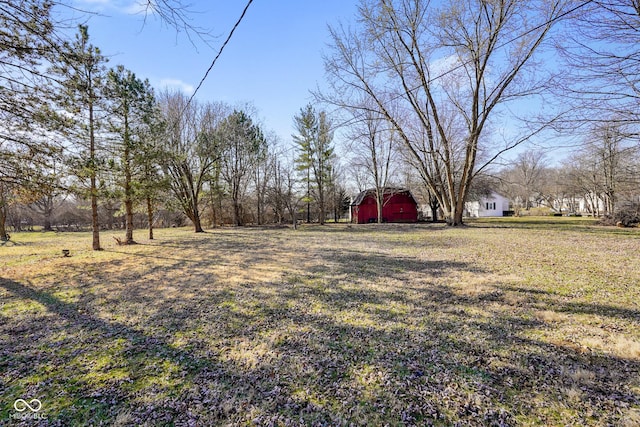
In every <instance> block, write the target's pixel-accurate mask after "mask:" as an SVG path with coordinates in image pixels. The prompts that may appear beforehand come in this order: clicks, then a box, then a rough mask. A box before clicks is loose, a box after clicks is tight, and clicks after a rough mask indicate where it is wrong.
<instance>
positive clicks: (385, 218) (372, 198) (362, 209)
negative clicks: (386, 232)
mask: <svg viewBox="0 0 640 427" xmlns="http://www.w3.org/2000/svg"><path fill="white" fill-rule="evenodd" d="M417 221H418V203H417V202H416V199H415V198H414V197H413V195H412V194H411V192H410V191H409V190H406V189H402V188H391V187H386V188H385V189H384V197H383V203H382V222H417ZM351 222H354V223H357V224H365V223H368V222H378V208H377V205H376V190H375V189H373V188H372V189H369V190H365V191H363V192H361V193H360V194H358V196H357V197H356V198H355V199H354V200H353V202H352V203H351Z"/></svg>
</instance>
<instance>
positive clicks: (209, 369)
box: [0, 217, 640, 426]
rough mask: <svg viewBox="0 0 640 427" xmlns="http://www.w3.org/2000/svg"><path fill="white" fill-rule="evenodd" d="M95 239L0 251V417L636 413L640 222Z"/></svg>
mask: <svg viewBox="0 0 640 427" xmlns="http://www.w3.org/2000/svg"><path fill="white" fill-rule="evenodd" d="M140 234H142V233H140ZM102 238H103V245H104V250H103V251H100V252H93V251H91V250H90V244H91V236H90V234H89V233H42V232H34V233H14V234H13V235H12V242H10V243H9V244H4V245H2V246H0V271H1V272H2V273H0V394H2V397H3V399H2V402H3V403H2V407H0V411H2V412H1V413H0V424H3V425H4V424H10V423H11V422H14V421H15V420H12V419H11V418H10V416H11V415H12V414H14V413H15V410H14V409H13V406H12V405H13V402H14V401H15V400H16V399H25V400H27V401H29V400H30V399H35V398H37V399H39V400H40V401H41V402H42V406H43V407H42V411H41V413H43V414H45V415H46V417H47V418H46V420H44V421H42V422H41V424H42V425H48V424H50V425H300V424H304V425H393V426H400V425H441V426H447V425H455V424H459V425H523V426H528V425H575V426H578V425H581V426H583V425H588V426H591V425H593V426H600V425H623V426H624V425H634V424H633V423H634V422H635V421H638V420H640V269H638V265H640V263H639V261H640V255H639V254H640V230H639V229H619V228H615V227H602V226H599V225H597V224H596V223H595V221H594V220H593V218H575V217H523V218H500V219H497V218H483V219H477V220H473V221H469V222H468V224H467V225H466V226H464V227H456V228H449V227H446V226H444V225H442V224H382V225H377V224H367V225H362V226H359V225H347V224H330V225H326V226H317V225H308V226H307V225H305V226H302V227H300V229H298V230H293V229H286V228H274V229H269V228H264V229H259V228H246V229H244V228H223V229H217V230H212V231H209V232H207V233H199V234H194V233H192V232H191V231H190V230H188V229H169V230H157V231H156V240H153V241H149V240H145V239H140V238H138V237H137V239H138V242H139V244H138V245H134V246H116V245H115V242H112V241H109V240H112V239H110V234H109V233H103V234H102ZM62 249H69V250H70V251H71V256H70V257H64V256H62ZM15 422H16V423H18V421H15ZM625 423H626V424H625ZM18 424H19V423H18ZM23 424H24V423H23ZM25 425H26V424H25Z"/></svg>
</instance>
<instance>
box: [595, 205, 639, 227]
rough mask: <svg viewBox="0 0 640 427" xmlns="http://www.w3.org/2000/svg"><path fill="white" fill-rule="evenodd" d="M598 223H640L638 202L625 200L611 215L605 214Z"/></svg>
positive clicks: (630, 224) (628, 225)
mask: <svg viewBox="0 0 640 427" xmlns="http://www.w3.org/2000/svg"><path fill="white" fill-rule="evenodd" d="M600 224H603V225H617V226H619V227H637V226H638V224H640V202H627V203H624V204H622V205H620V207H619V208H618V210H617V211H616V213H615V214H614V215H613V216H612V215H607V216H605V217H604V218H602V219H601V220H600Z"/></svg>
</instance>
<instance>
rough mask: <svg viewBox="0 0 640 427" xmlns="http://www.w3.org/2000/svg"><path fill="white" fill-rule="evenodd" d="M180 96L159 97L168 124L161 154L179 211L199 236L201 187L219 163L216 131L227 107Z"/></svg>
mask: <svg viewBox="0 0 640 427" xmlns="http://www.w3.org/2000/svg"><path fill="white" fill-rule="evenodd" d="M187 101H188V98H187V96H186V95H184V94H182V93H169V92H165V93H164V94H162V95H161V96H160V104H161V109H162V111H163V113H164V115H165V121H166V123H167V133H166V139H165V141H164V144H163V145H164V147H163V151H164V152H165V154H166V159H165V162H164V171H165V174H166V175H168V177H169V186H170V188H171V192H172V193H173V195H174V197H175V199H176V200H177V202H178V204H179V206H180V208H181V210H182V211H183V212H184V214H185V215H186V216H187V218H189V219H190V220H191V222H192V223H193V227H194V230H195V232H196V233H201V232H203V231H204V230H203V229H202V223H201V218H200V210H201V206H200V204H201V202H202V200H201V199H202V194H203V188H204V185H205V183H206V181H207V179H208V177H209V173H210V172H211V171H212V170H213V168H214V165H215V164H216V162H217V161H219V160H220V153H221V151H220V146H219V143H218V141H217V139H216V137H215V129H216V127H217V126H218V124H219V123H220V121H221V120H223V118H224V117H225V116H226V106H224V105H222V104H206V105H203V106H200V105H199V104H197V103H196V102H194V101H192V102H191V103H187Z"/></svg>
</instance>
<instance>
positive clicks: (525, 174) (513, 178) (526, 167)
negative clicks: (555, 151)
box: [500, 150, 546, 215]
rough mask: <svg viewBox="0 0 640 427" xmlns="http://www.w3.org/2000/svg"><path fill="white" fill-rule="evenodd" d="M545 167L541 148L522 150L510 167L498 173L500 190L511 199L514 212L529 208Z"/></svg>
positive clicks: (541, 182) (517, 213)
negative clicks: (500, 183)
mask: <svg viewBox="0 0 640 427" xmlns="http://www.w3.org/2000/svg"><path fill="white" fill-rule="evenodd" d="M545 169H546V157H545V154H544V152H543V151H541V150H527V151H523V152H521V153H520V154H518V156H517V157H516V159H515V160H514V161H513V163H512V164H511V165H510V167H508V168H506V169H505V170H503V171H502V172H501V174H500V178H501V182H502V190H503V191H504V192H505V193H506V195H508V196H509V198H510V199H511V200H512V201H513V204H514V210H515V214H516V215H519V214H520V209H522V208H524V209H525V210H529V209H530V208H531V207H532V199H535V198H536V197H539V195H540V193H541V188H542V185H543V175H544V173H545Z"/></svg>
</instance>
